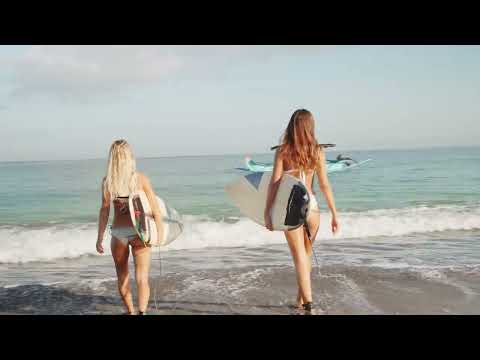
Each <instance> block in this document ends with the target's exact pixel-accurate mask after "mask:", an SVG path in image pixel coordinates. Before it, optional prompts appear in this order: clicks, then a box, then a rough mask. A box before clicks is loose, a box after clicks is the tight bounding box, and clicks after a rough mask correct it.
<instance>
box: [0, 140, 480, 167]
mask: <svg viewBox="0 0 480 360" xmlns="http://www.w3.org/2000/svg"><path fill="white" fill-rule="evenodd" d="M475 147H480V144H475V145H474V144H469V145H437V146H435V145H434V146H416V147H410V148H400V147H391V148H390V147H386V148H370V149H358V148H350V149H348V148H347V149H342V150H340V151H342V152H353V151H355V152H361V151H412V150H428V149H432V150H433V149H456V148H475ZM335 149H336V147H334V148H332V149H331V150H327V151H335ZM269 153H272V154H273V151H267V152H258V151H254V152H242V153H223V154H202V155H194V154H184V155H159V156H158V155H157V156H137V157H136V159H164V158H187V157H213V156H234V155H239V156H240V155H241V156H246V155H247V154H252V155H265V154H269ZM91 160H107V157H96V158H82V159H42V160H38V159H37V160H0V163H35V162H55V161H57V162H61V161H91Z"/></svg>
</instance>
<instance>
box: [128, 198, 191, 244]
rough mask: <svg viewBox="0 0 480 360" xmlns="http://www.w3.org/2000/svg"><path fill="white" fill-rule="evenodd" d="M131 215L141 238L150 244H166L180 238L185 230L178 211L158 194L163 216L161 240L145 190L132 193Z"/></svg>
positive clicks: (130, 201) (130, 202)
mask: <svg viewBox="0 0 480 360" xmlns="http://www.w3.org/2000/svg"><path fill="white" fill-rule="evenodd" d="M128 202H129V208H130V217H131V219H132V223H133V224H134V226H135V230H136V231H137V233H138V234H139V236H140V238H141V239H142V240H143V241H144V242H145V243H146V244H148V245H152V246H166V245H168V244H170V243H171V242H172V241H174V240H175V239H177V238H178V236H179V235H180V234H181V233H182V231H183V224H182V222H181V218H180V215H179V214H178V212H177V211H176V210H175V209H173V208H171V207H170V206H168V205H167V204H166V203H165V201H163V199H161V198H159V197H158V196H157V202H158V207H159V210H160V214H161V215H162V217H163V219H162V220H163V238H162V239H161V241H160V242H159V240H158V233H157V226H156V224H155V220H154V219H153V215H152V209H151V206H150V204H149V202H148V198H147V195H146V194H145V192H143V191H137V192H135V193H133V194H131V195H130V197H129V199H128Z"/></svg>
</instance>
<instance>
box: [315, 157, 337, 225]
mask: <svg viewBox="0 0 480 360" xmlns="http://www.w3.org/2000/svg"><path fill="white" fill-rule="evenodd" d="M318 160H319V164H318V165H317V169H316V170H317V177H318V184H319V185H320V191H321V192H322V193H323V196H324V197H325V200H326V201H327V205H328V208H329V209H330V211H331V213H332V232H333V233H336V232H337V230H338V223H337V209H336V208H335V200H334V199H333V192H332V187H331V186H330V181H329V180H328V176H327V166H326V160H325V153H324V151H323V149H320V150H319V159H318Z"/></svg>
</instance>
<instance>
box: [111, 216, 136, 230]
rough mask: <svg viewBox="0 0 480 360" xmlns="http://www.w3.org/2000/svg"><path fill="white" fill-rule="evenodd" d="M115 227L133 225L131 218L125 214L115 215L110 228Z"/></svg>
mask: <svg viewBox="0 0 480 360" xmlns="http://www.w3.org/2000/svg"><path fill="white" fill-rule="evenodd" d="M117 227H133V223H132V219H130V217H129V216H128V217H126V216H116V217H114V219H113V221H112V228H117Z"/></svg>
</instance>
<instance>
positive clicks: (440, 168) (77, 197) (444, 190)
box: [0, 148, 480, 225]
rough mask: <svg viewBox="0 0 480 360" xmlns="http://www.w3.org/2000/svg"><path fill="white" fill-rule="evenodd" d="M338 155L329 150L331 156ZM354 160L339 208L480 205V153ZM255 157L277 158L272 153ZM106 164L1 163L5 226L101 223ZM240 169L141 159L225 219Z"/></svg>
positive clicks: (150, 171)
mask: <svg viewBox="0 0 480 360" xmlns="http://www.w3.org/2000/svg"><path fill="white" fill-rule="evenodd" d="M336 155H337V152H334V151H329V152H328V157H329V158H333V157H335V156H336ZM348 155H350V156H353V157H354V158H356V159H360V160H363V159H367V158H372V159H373V161H371V162H369V163H366V164H364V165H363V166H361V167H358V168H355V169H352V170H349V171H347V172H344V173H336V174H331V175H330V181H331V184H332V186H333V189H334V193H335V200H336V204H337V208H338V210H339V211H357V212H361V211H367V210H374V209H399V208H407V207H415V206H427V207H435V206H452V205H458V206H473V207H475V206H478V205H479V203H480V148H457V149H429V150H402V151H352V152H349V153H348ZM253 158H254V159H255V160H258V161H271V160H272V154H271V153H269V154H257V155H254V156H253ZM105 165H106V161H105V160H84V161H53V162H18V163H0V172H1V174H2V176H1V178H0V225H7V224H8V225H20V224H24V225H44V224H49V223H50V224H51V223H90V222H95V221H96V219H97V213H98V206H99V203H100V191H99V189H100V182H101V179H102V177H103V175H104V172H105ZM242 165H243V155H228V156H208V157H175V158H149V159H139V160H138V165H137V166H138V169H139V170H140V171H143V172H144V173H146V174H147V175H148V176H149V177H150V178H151V181H152V184H153V186H154V188H155V190H156V192H157V193H158V194H159V195H160V196H161V197H163V198H164V199H166V200H167V201H168V202H169V203H170V204H171V205H172V206H174V207H176V208H177V210H178V211H180V212H181V213H182V214H188V215H197V216H200V215H201V216H207V217H209V218H211V219H214V220H222V219H225V218H228V217H240V216H241V214H240V213H239V212H238V210H237V209H236V208H234V207H233V206H232V204H231V202H230V201H229V200H228V198H227V196H226V194H225V192H224V186H225V184H227V183H228V182H229V181H231V180H233V179H234V178H235V177H237V176H239V175H242V174H243V172H242V171H240V170H235V168H236V167H241V166H242ZM317 193H318V191H317ZM317 195H319V194H317ZM320 197H321V196H320ZM321 203H322V204H323V201H321Z"/></svg>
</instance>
